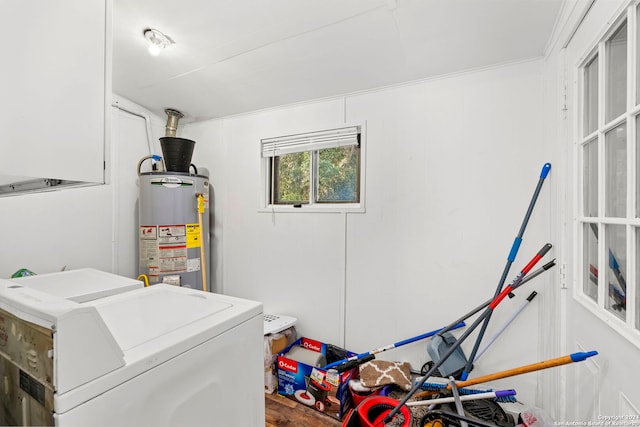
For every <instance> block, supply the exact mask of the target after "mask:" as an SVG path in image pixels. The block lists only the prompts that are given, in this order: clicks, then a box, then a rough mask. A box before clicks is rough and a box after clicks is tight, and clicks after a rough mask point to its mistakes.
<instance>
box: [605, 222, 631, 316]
mask: <svg viewBox="0 0 640 427" xmlns="http://www.w3.org/2000/svg"><path fill="white" fill-rule="evenodd" d="M606 232H607V245H606V248H605V250H606V251H607V253H606V257H607V262H608V268H607V274H606V276H605V278H606V286H607V295H608V298H606V300H605V307H606V308H607V310H609V311H610V312H611V313H613V314H615V315H616V316H618V317H619V318H620V319H622V320H625V317H626V308H627V303H626V300H627V282H626V271H627V238H626V235H627V234H626V226H624V225H607V226H606Z"/></svg>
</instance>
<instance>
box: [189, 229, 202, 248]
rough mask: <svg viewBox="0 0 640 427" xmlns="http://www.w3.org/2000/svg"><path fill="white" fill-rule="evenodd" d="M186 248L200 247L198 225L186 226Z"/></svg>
mask: <svg viewBox="0 0 640 427" xmlns="http://www.w3.org/2000/svg"><path fill="white" fill-rule="evenodd" d="M187 247H188V248H199V247H200V224H187Z"/></svg>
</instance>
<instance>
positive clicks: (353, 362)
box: [322, 321, 466, 372]
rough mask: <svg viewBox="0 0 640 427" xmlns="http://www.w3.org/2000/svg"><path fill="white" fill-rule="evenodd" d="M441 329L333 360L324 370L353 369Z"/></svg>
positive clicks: (462, 324)
mask: <svg viewBox="0 0 640 427" xmlns="http://www.w3.org/2000/svg"><path fill="white" fill-rule="evenodd" d="M463 326H466V325H465V323H464V322H463V321H459V322H456V324H454V325H453V326H450V327H449V328H448V329H447V330H451V329H458V328H462V327H463ZM441 331H442V329H436V330H435V331H431V332H427V333H425V334H422V335H418V336H416V337H413V338H407V339H406V340H402V341H398V342H396V343H393V344H389V345H387V346H384V347H380V348H377V349H375V350H371V351H367V352H365V353H360V354H356V355H355V356H351V357H347V358H345V359H342V360H338V361H336V362H333V363H329V364H328V365H327V366H325V367H324V368H322V370H324V371H327V370H329V369H335V370H336V371H338V372H344V371H346V370H347V369H351V368H353V367H355V366H358V365H360V364H362V363H365V362H368V361H370V360H373V359H375V357H376V354H378V353H382V352H383V351H387V350H391V349H392V348H397V347H400V346H403V345H406V344H410V343H412V342H416V341H420V340H423V339H426V338H429V337H432V336H434V335H436V334H438V333H439V332H441Z"/></svg>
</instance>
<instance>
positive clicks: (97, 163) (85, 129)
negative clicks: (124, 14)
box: [0, 0, 112, 186]
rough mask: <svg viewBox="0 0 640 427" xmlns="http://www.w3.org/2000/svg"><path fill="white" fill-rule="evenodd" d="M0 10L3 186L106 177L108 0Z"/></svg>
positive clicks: (16, 2) (33, 2) (20, 4)
mask: <svg viewBox="0 0 640 427" xmlns="http://www.w3.org/2000/svg"><path fill="white" fill-rule="evenodd" d="M2 8H3V10H2V13H1V14H0V35H1V36H2V40H4V42H3V43H2V48H3V49H2V51H3V52H2V57H3V60H2V66H0V134H1V135H2V136H1V137H0V186H6V184H8V183H9V182H10V181H15V180H19V181H24V180H30V179H31V180H42V181H47V180H48V184H47V185H51V183H52V182H53V183H55V182H57V181H58V180H68V181H82V182H93V183H101V182H104V164H105V146H106V144H105V143H106V136H107V134H108V133H107V132H106V130H107V129H108V127H107V126H108V117H107V113H108V112H109V108H108V100H110V99H111V40H110V38H111V28H110V26H111V10H112V6H111V0H56V1H51V0H11V1H9V2H7V3H6V4H3V7H2ZM53 185H55V184H53Z"/></svg>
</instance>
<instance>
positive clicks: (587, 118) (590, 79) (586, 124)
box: [582, 55, 598, 136]
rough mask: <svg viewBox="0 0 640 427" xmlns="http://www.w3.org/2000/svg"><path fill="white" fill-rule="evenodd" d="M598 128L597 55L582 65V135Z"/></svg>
mask: <svg viewBox="0 0 640 427" xmlns="http://www.w3.org/2000/svg"><path fill="white" fill-rule="evenodd" d="M596 129H598V55H596V56H595V57H594V58H593V59H592V60H591V62H589V63H588V64H587V65H586V66H585V67H584V117H583V128H582V131H583V136H587V135H589V134H591V133H593V132H595V130H596Z"/></svg>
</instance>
